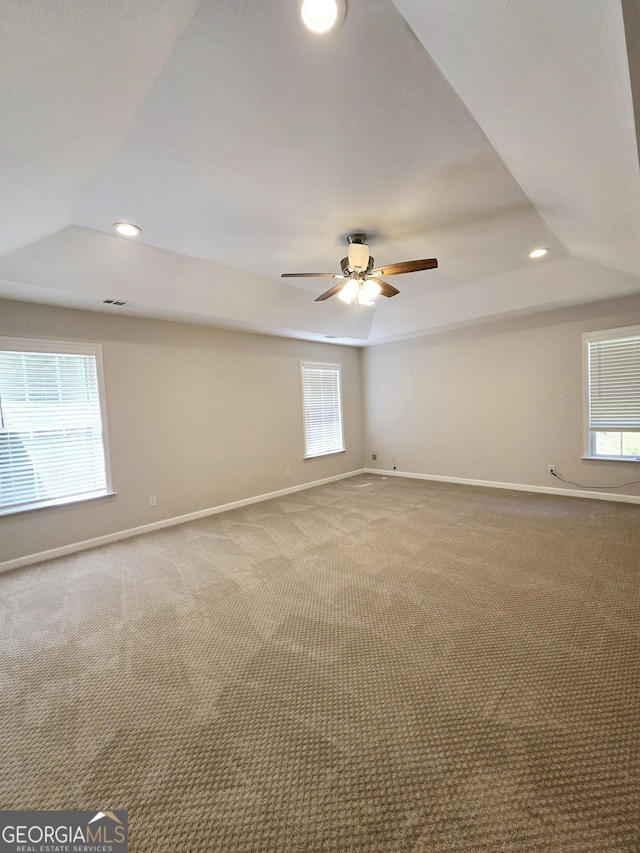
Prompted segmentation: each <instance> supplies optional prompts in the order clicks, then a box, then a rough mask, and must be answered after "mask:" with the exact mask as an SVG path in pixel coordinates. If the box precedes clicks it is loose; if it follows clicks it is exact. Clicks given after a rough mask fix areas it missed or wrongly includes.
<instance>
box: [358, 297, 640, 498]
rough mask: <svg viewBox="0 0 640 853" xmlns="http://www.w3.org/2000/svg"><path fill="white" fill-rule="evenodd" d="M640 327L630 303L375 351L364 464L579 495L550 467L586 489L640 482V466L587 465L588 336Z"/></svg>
mask: <svg viewBox="0 0 640 853" xmlns="http://www.w3.org/2000/svg"><path fill="white" fill-rule="evenodd" d="M638 323H640V296H634V297H626V298H624V299H617V300H608V301H606V302H600V303H595V304H592V305H587V306H579V307H574V308H567V309H561V310H557V311H553V312H547V313H544V314H536V315H532V316H529V317H524V318H519V319H512V320H506V321H502V322H499V323H492V324H490V325H484V326H478V327H474V328H468V329H464V330H458V331H455V332H448V333H443V334H438V335H432V336H428V337H422V338H416V339H413V340H408V341H403V342H398V343H390V344H385V345H382V346H378V347H372V348H369V349H367V350H366V351H365V353H364V360H363V379H364V388H365V423H366V440H365V463H366V465H367V467H374V468H379V469H392V467H393V465H392V462H391V457H392V456H393V455H395V457H396V467H397V470H398V471H405V472H410V473H417V474H429V475H437V476H445V477H460V478H467V479H475V480H491V481H494V482H503V483H504V482H506V483H517V484H523V485H533V486H547V487H564V488H569V489H571V488H574V487H573V486H570V485H569V486H564V485H563V484H562V483H559V482H558V481H557V480H555V479H554V478H553V477H552V476H551V475H550V474H549V473H548V465H549V464H551V463H552V464H554V465H555V466H556V470H557V472H558V473H559V474H561V475H562V476H563V477H565V478H566V479H569V480H574V481H576V482H579V483H585V484H590V485H597V484H615V483H624V482H626V481H629V480H640V464H637V463H630V462H602V461H597V462H594V461H584V460H582V459H581V458H580V457H581V456H582V454H583V390H582V389H583V384H582V381H583V380H582V349H581V347H582V333H583V332H586V331H593V330H596V329H609V328H617V327H620V326H630V325H635V324H638ZM372 453H377V454H378V459H377V461H376V462H374V461H372V459H371V454H372ZM617 493H619V494H631V495H640V487H639V486H633V487H629V488H626V489H621V490H619V492H617Z"/></svg>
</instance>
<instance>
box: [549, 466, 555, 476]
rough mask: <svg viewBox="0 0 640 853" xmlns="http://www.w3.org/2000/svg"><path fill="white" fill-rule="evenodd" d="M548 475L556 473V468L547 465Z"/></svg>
mask: <svg viewBox="0 0 640 853" xmlns="http://www.w3.org/2000/svg"><path fill="white" fill-rule="evenodd" d="M549 473H550V474H555V473H556V466H555V465H549Z"/></svg>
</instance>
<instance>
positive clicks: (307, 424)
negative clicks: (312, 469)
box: [301, 361, 344, 458]
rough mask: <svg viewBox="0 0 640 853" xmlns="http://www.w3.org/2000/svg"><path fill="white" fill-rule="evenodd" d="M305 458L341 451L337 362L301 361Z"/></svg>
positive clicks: (341, 431) (342, 448)
mask: <svg viewBox="0 0 640 853" xmlns="http://www.w3.org/2000/svg"><path fill="white" fill-rule="evenodd" d="M301 366H302V395H303V402H304V444H305V454H304V455H305V458H309V457H311V456H322V455H324V454H326V453H338V452H340V451H342V450H344V439H343V430H342V401H341V396H340V365H339V364H318V363H316V362H308V361H303V362H302V365H301Z"/></svg>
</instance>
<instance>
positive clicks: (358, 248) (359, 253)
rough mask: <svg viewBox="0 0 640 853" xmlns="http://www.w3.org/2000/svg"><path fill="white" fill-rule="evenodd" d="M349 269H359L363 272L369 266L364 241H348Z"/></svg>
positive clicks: (367, 252) (367, 248)
mask: <svg viewBox="0 0 640 853" xmlns="http://www.w3.org/2000/svg"><path fill="white" fill-rule="evenodd" d="M348 257H349V269H350V270H351V271H353V270H356V269H360V270H362V271H363V272H364V270H366V269H367V267H368V266H369V247H368V246H365V245H364V243H349V252H348Z"/></svg>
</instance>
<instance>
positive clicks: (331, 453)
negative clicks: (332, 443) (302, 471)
mask: <svg viewBox="0 0 640 853" xmlns="http://www.w3.org/2000/svg"><path fill="white" fill-rule="evenodd" d="M346 452H347V451H346V450H345V448H344V447H343V448H342V450H327V451H325V452H324V453H313V454H312V455H311V456H303V457H302V458H303V459H304V460H306V459H321V458H322V457H323V456H337V455H338V453H346Z"/></svg>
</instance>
